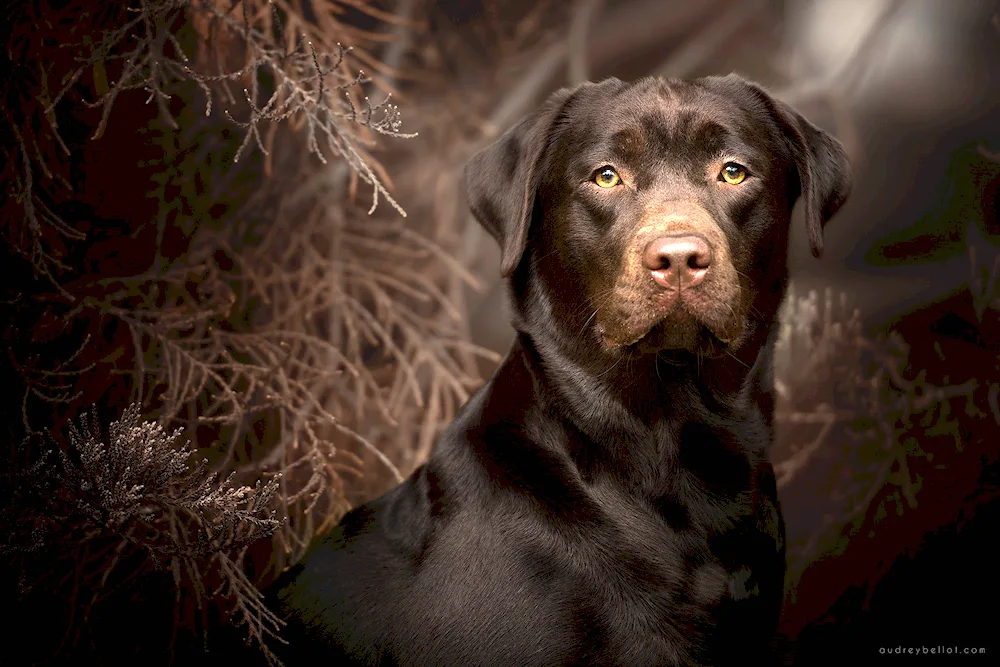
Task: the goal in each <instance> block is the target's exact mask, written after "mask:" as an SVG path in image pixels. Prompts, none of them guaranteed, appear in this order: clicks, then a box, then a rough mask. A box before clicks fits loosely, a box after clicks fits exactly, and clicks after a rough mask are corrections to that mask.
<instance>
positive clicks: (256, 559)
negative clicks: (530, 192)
mask: <svg viewBox="0 0 1000 667" xmlns="http://www.w3.org/2000/svg"><path fill="white" fill-rule="evenodd" d="M7 5H8V7H7V8H6V10H5V11H6V14H7V15H8V16H10V17H11V19H10V21H9V22H8V24H7V25H6V26H4V29H3V30H4V32H3V37H4V38H5V43H7V44H8V48H7V49H6V53H5V57H6V59H7V62H6V66H8V67H9V68H10V71H11V72H14V75H13V76H12V78H11V84H10V85H9V86H8V88H7V91H6V92H5V96H6V97H5V102H6V104H5V108H4V115H3V135H2V138H3V146H4V151H5V153H4V155H5V163H4V166H3V172H2V177H3V179H4V182H5V183H6V184H7V185H8V186H9V187H8V188H7V189H6V191H7V192H8V194H7V197H6V199H4V200H3V211H4V220H5V225H6V226H7V228H8V229H7V231H6V232H5V236H4V238H3V257H4V262H5V265H6V266H9V267H11V268H10V270H11V275H13V276H15V277H14V278H13V279H11V280H9V281H7V283H6V285H5V286H4V287H3V295H2V296H0V304H2V305H0V315H2V327H3V330H4V340H5V341H6V342H7V346H8V350H7V354H6V355H4V359H3V361H0V373H2V374H3V377H2V378H0V381H2V384H3V386H5V387H9V388H10V393H9V396H13V397H15V398H14V400H11V401H9V403H8V405H7V406H6V407H5V408H4V410H5V411H4V413H3V423H4V427H5V428H6V429H7V430H6V435H7V438H8V441H9V442H10V443H11V445H10V454H9V456H10V458H9V460H8V461H6V462H5V466H4V469H5V470H6V471H7V472H6V480H5V482H4V486H3V488H4V489H5V491H4V494H6V495H4V496H3V504H2V505H0V507H2V513H0V526H2V527H3V528H4V529H5V530H4V534H5V535H6V536H7V537H6V538H4V539H3V540H0V555H2V556H3V557H4V558H8V559H9V560H10V563H9V567H7V568H6V571H7V572H8V573H9V574H8V577H7V579H5V581H4V588H3V591H4V595H6V596H7V598H8V600H9V601H10V602H11V604H14V603H16V604H19V605H21V607H20V608H21V609H23V610H24V613H23V614H22V619H21V621H19V623H21V624H23V627H22V625H19V624H14V625H11V626H8V627H7V628H5V631H8V632H11V633H18V634H19V633H21V632H24V631H25V628H27V627H29V626H30V627H32V628H35V627H37V625H38V620H39V619H40V618H44V619H46V624H47V625H48V626H50V627H51V628H52V630H51V636H49V637H48V638H47V639H46V640H44V641H40V642H39V643H38V644H36V645H33V646H32V647H30V648H25V649H24V650H25V655H24V656H23V657H20V658H19V660H21V662H16V663H15V664H57V663H58V664H62V663H63V662H65V663H67V664H80V661H81V660H84V661H86V660H89V659H90V658H91V657H93V656H95V655H102V656H105V659H107V658H106V656H109V655H119V654H122V655H126V654H127V655H129V656H131V658H132V659H140V658H141V659H144V660H149V661H151V662H150V664H160V663H162V662H164V661H165V660H166V661H168V662H169V661H170V659H171V657H170V656H173V655H174V654H175V653H174V652H165V651H164V650H163V647H164V646H170V647H172V648H171V651H175V652H176V651H180V649H178V648H177V647H178V646H184V645H187V644H191V645H195V646H197V645H199V643H200V642H201V638H202V635H203V634H204V632H205V630H206V629H207V628H213V627H215V626H214V625H213V623H215V621H212V620H210V618H209V617H210V616H211V618H215V617H216V616H217V617H218V618H220V619H223V620H224V619H227V618H228V619H230V620H235V621H236V622H240V621H243V622H245V623H246V625H244V626H242V630H241V632H243V633H244V634H246V632H247V631H249V634H250V635H251V638H256V639H264V640H267V637H268V636H269V632H270V631H271V630H270V629H274V630H275V631H277V632H279V634H280V628H278V627H277V626H276V625H275V624H274V623H273V620H271V619H270V617H268V615H267V611H266V609H264V608H262V607H260V606H259V604H257V603H256V602H254V600H255V599H256V598H254V596H253V594H252V591H253V586H254V585H263V584H266V583H267V582H268V581H269V580H270V579H271V578H273V576H274V575H275V573H277V572H279V571H280V570H281V569H282V568H284V567H285V566H286V565H287V564H288V563H290V562H292V561H294V560H295V558H297V557H298V556H299V555H301V552H302V550H303V548H304V546H305V545H306V544H308V542H309V541H310V540H311V539H312V538H313V537H315V536H316V535H318V534H321V533H322V532H324V531H326V530H328V529H329V527H330V526H331V525H333V523H335V522H336V520H337V519H339V517H340V516H341V515H342V513H343V512H344V511H345V510H346V509H347V508H348V507H349V506H351V505H352V504H355V503H358V502H361V501H363V500H366V499H368V498H371V497H373V496H375V495H377V494H379V493H381V492H382V491H384V490H386V489H387V488H389V487H390V486H391V485H393V484H394V483H396V481H397V480H398V479H400V478H401V477H402V476H405V475H407V474H409V473H410V472H411V471H412V470H413V469H414V468H415V467H416V466H417V465H419V464H420V463H421V462H422V461H423V460H424V459H425V458H426V456H427V454H428V453H429V451H430V448H431V447H432V446H433V442H434V440H435V438H436V436H437V434H438V432H439V431H440V428H441V427H442V426H443V425H444V424H446V423H448V421H450V419H451V417H452V415H453V414H454V411H455V410H456V409H457V407H458V406H460V405H461V403H462V402H463V401H464V400H465V398H467V396H468V395H469V392H470V391H473V390H474V389H475V388H476V387H477V386H478V385H479V384H480V383H481V382H482V380H483V378H485V377H488V376H489V374H490V373H491V372H492V369H493V368H494V367H495V365H496V363H497V362H498V360H499V358H500V357H501V356H502V355H503V354H504V353H505V352H506V350H507V347H508V346H509V344H510V342H511V340H512V338H513V330H512V329H511V328H510V326H509V324H508V322H507V310H506V308H507V306H506V302H505V299H506V296H505V293H504V288H503V285H502V284H501V283H500V282H499V280H498V274H499V251H498V249H497V248H496V247H495V243H494V242H493V240H492V239H491V238H490V237H488V235H487V234H486V233H485V232H484V231H482V230H481V229H480V228H479V227H478V226H477V225H476V224H475V222H474V221H473V220H472V218H471V215H470V214H469V213H468V211H467V209H466V205H465V198H464V192H462V188H461V168H462V166H463V164H464V162H465V161H466V160H467V159H468V158H469V157H470V156H471V155H472V154H473V153H474V152H475V151H477V150H478V149H480V148H482V147H484V146H486V145H488V144H489V143H490V142H491V141H493V140H494V139H496V138H497V137H498V136H499V135H500V134H501V133H502V132H503V131H504V130H505V129H506V128H507V127H509V126H510V125H512V124H513V123H515V122H516V121H517V120H518V119H519V118H520V117H522V116H523V115H524V114H526V113H528V112H529V111H531V110H532V109H534V108H535V107H536V106H537V105H538V104H540V103H541V102H542V101H543V100H544V99H545V98H546V97H547V96H548V95H549V94H550V93H552V92H553V91H555V90H557V89H558V88H560V87H563V86H571V85H575V84H577V83H579V82H581V81H584V80H588V79H590V80H597V79H601V78H604V77H608V76H616V77H619V78H622V79H634V78H638V77H643V76H663V77H681V78H686V77H698V76H704V75H710V74H726V73H729V72H738V73H740V74H742V75H744V76H746V77H748V78H751V79H755V80H757V81H759V82H761V83H762V84H764V85H765V86H766V87H767V88H768V89H769V90H771V91H772V93H773V94H775V95H776V96H777V97H779V98H781V99H783V100H785V101H787V102H789V103H791V104H793V105H794V106H796V107H797V108H798V109H799V110H800V111H801V112H802V113H803V114H804V115H806V116H807V117H808V118H809V119H811V120H812V121H813V122H814V123H816V124H818V125H820V126H822V127H823V128H825V129H827V130H828V131H830V132H831V133H833V134H834V135H836V136H837V137H839V138H840V139H841V141H843V142H844V144H845V146H846V148H847V150H848V153H849V155H850V158H851V160H852V163H853V165H854V170H855V180H854V190H853V193H852V195H851V198H850V199H849V201H848V203H847V205H846V206H845V207H844V208H843V209H842V211H841V212H840V213H839V214H838V215H837V216H836V217H835V218H834V219H833V221H832V222H831V223H830V224H829V225H828V226H827V231H826V243H825V250H824V255H823V258H822V259H819V260H817V259H814V258H812V256H811V255H810V253H809V250H808V246H807V242H806V238H805V233H804V226H803V225H802V224H801V219H800V218H799V217H796V221H795V224H794V227H793V234H792V239H791V244H790V248H789V262H790V265H791V270H792V290H791V294H790V295H789V298H788V301H787V303H786V306H785V308H784V311H783V315H782V318H783V319H782V326H783V329H782V331H783V333H782V338H781V341H780V343H779V347H778V358H777V389H778V393H779V404H778V414H777V424H778V441H777V443H776V445H775V450H774V452H773V456H772V458H773V461H774V463H775V469H776V472H777V474H778V478H779V490H780V494H781V497H782V503H783V507H784V512H785V516H786V521H787V525H788V534H789V554H788V572H789V574H788V583H787V590H786V605H785V610H784V614H783V618H782V623H781V634H782V642H783V646H784V649H785V651H786V653H787V661H786V662H787V664H794V665H804V666H805V665H821V664H842V662H843V660H844V659H849V658H855V659H874V658H875V657H878V658H879V659H887V656H885V655H884V653H885V651H895V650H896V649H897V647H901V648H903V649H909V648H910V647H913V648H914V649H916V650H917V651H918V652H919V651H922V650H923V649H924V647H926V649H927V650H928V651H929V650H930V649H935V650H936V651H942V650H943V651H944V652H945V653H946V654H947V655H946V656H945V657H943V658H942V657H941V656H937V655H936V657H937V658H939V663H940V664H966V663H974V662H985V660H986V659H988V658H986V657H985V656H981V655H975V656H973V655H967V654H965V653H964V651H965V650H966V649H979V648H985V649H988V653H987V655H989V654H990V653H992V654H994V655H995V652H996V650H997V649H998V647H997V642H996V639H995V632H993V626H994V625H995V623H994V621H995V618H994V615H993V614H992V613H990V612H989V611H982V610H983V609H988V608H989V605H990V603H991V602H992V600H994V599H996V597H997V594H998V593H1000V591H998V590H997V589H998V584H997V577H996V576H994V575H992V574H991V572H992V569H993V568H994V566H995V565H994V564H995V563H996V562H997V560H998V555H1000V553H998V549H997V546H996V539H995V532H996V531H995V526H996V525H998V524H997V521H998V520H1000V513H998V512H1000V504H998V503H1000V494H998V492H1000V476H998V473H1000V467H998V466H1000V463H998V455H1000V405H998V394H1000V219H998V205H1000V105H998V103H1000V79H998V76H1000V18H998V15H997V13H996V11H997V6H996V4H995V2H993V1H987V0H957V1H955V2H945V1H944V0H896V1H893V0H744V1H743V2H739V3H733V2H721V1H719V0H701V1H700V2H690V1H688V0H619V1H617V2H613V3H612V2H606V1H603V0H577V1H575V2H554V1H551V2H522V1H520V0H511V1H505V2H499V1H497V0H453V1H451V2H434V3H432V2H428V1H427V0H379V1H377V2H376V1H375V0H350V1H348V0H280V1H279V0H275V1H274V2H263V1H251V0H245V2H242V3H241V2H229V1H228V0H192V1H190V2H188V1H185V2H173V3H166V2H156V1H154V0H148V1H146V0H143V1H138V2H131V3H123V4H122V5H121V6H115V7H106V8H94V7H92V6H91V5H90V4H89V3H86V2H75V3H74V2H69V3H67V2H41V1H38V2H25V3H19V2H8V3H7ZM348 47H350V50H346V49H347V48H348ZM387 95H391V99H390V100H389V101H388V102H386V98H387ZM112 107H113V109H112ZM414 134H415V136H414ZM403 211H405V217H404V216H403ZM7 223H9V224H7ZM130 404H134V405H136V407H135V408H134V411H135V412H134V414H133V415H132V417H131V421H129V417H128V414H126V412H125V411H126V408H127V407H128V406H129V405H130ZM81 415H91V417H90V420H91V421H90V422H89V424H87V423H81V421H80V420H81ZM115 421H118V422H120V423H124V424H125V425H126V426H128V428H118V429H117V430H114V429H112V430H109V429H108V428H106V427H107V425H108V424H111V423H112V422H115ZM156 425H159V426H162V427H163V429H165V430H164V431H162V432H161V431H156V430H155V428H156ZM74 429H75V431H74ZM174 429H177V435H176V437H175V438H174V439H171V437H169V433H171V432H173V430H174ZM74 433H75V434H74ZM88 433H89V434H91V435H90V436H88V435H87V434H88ZM43 436H44V437H43ZM139 441H142V442H147V443H148V442H152V443H153V444H154V445H155V447H153V448H151V449H142V448H140V447H137V446H136V443H137V442H139ZM184 442H187V443H188V444H187V445H186V447H187V449H184V450H183V451H184V452H187V453H185V454H184V457H182V462H183V460H186V457H187V456H188V454H192V457H191V459H190V461H191V463H192V464H193V463H194V462H195V461H198V460H204V461H205V467H204V468H195V469H193V470H194V472H193V473H189V471H188V469H187V468H185V467H184V466H183V464H180V467H178V464H177V462H176V459H173V458H170V457H169V456H159V457H157V456H152V455H149V454H143V452H148V451H154V450H155V451H165V452H175V451H179V450H180V448H182V447H184V446H185V445H183V443H184ZM108 461H110V462H111V463H108ZM126 464H128V465H126ZM136 470H146V471H149V473H148V475H147V476H146V477H144V478H142V479H141V480H139V481H141V482H142V484H143V485H144V486H143V489H144V491H141V492H139V493H138V494H137V495H133V496H129V495H127V494H126V495H124V496H122V495H115V493H114V492H113V489H114V488H118V487H116V486H115V484H116V483H118V482H122V481H123V480H124V481H128V482H129V483H130V484H133V483H138V482H137V481H136V479H134V477H135V475H136V473H135V471H136ZM212 473H214V474H215V475H216V476H215V477H211V478H209V477H206V475H210V474H212ZM278 473H281V475H280V477H279V476H278ZM130 475H131V476H132V477H129V476H130ZM199 475H200V477H199ZM43 479H47V480H57V481H58V484H56V485H55V486H57V487H58V488H51V484H50V485H49V486H46V484H45V483H42V482H41V481H40V480H43ZM205 479H208V480H209V482H205V483H202V482H204V480H205ZM220 484H221V485H222V486H221V487H220ZM226 485H229V486H226ZM95 488H96V489H102V488H107V489H110V490H109V491H108V493H105V494H103V495H102V494H100V493H98V494H96V495H95V492H94V489H95ZM219 488H221V489H223V490H222V491H218V489H219ZM227 488H228V489H231V490H233V491H234V492H239V491H240V489H244V491H242V492H241V493H243V495H239V493H236V495H235V496H234V495H226V492H225V489H227ZM213 494H214V495H213ZM255 494H257V495H255ZM198 498H208V499H209V500H208V501H204V502H202V501H198V502H195V500H192V499H198ZM247 498H255V500H252V501H250V502H248V501H247V500H246V499H247ZM178 499H181V500H178ZM185 499H186V500H185ZM185 503H187V504H185ZM178 508H179V509H178ZM206 508H207V509H206ZM67 526H73V527H74V528H73V530H69V529H67V528H66V527H67ZM220 527H224V529H223V528H220ZM137 581H139V582H143V585H142V586H136V585H135V584H134V582H137ZM137 605H144V606H143V607H142V608H143V609H146V610H148V611H147V612H144V613H145V614H146V615H145V616H144V617H143V619H142V620H141V621H139V620H137V619H136V618H135V614H134V613H132V612H131V611H128V610H134V609H136V608H138V607H137ZM161 625H162V627H160V626H161ZM151 628H152V629H151ZM11 636H13V634H12V635H11ZM192 637H193V639H192ZM942 647H944V648H943V649H942ZM956 647H957V651H958V652H959V653H960V654H961V655H956V654H952V653H948V651H949V650H955V649H956ZM177 654H178V655H179V654H181V653H177ZM164 656H167V657H164ZM890 657H892V655H891V654H890ZM894 657H896V658H897V659H899V660H900V661H902V660H904V659H913V658H912V656H911V655H906V656H905V657H903V656H901V655H895V656H894ZM940 660H944V662H940ZM112 662H113V661H112Z"/></svg>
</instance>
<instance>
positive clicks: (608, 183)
mask: <svg viewBox="0 0 1000 667" xmlns="http://www.w3.org/2000/svg"><path fill="white" fill-rule="evenodd" d="M621 182H622V179H621V176H619V175H618V172H617V171H615V170H614V169H612V168H611V167H607V166H605V167H601V168H600V169H598V170H597V171H595V172H594V183H597V184H598V185H600V186H601V187H602V188H613V187H615V186H616V185H618V184H619V183H621Z"/></svg>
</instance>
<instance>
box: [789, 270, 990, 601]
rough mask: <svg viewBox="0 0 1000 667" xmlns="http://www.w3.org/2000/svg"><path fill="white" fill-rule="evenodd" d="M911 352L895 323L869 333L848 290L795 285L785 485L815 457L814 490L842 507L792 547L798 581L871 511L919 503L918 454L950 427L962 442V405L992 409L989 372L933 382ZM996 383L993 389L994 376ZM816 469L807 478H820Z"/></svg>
mask: <svg viewBox="0 0 1000 667" xmlns="http://www.w3.org/2000/svg"><path fill="white" fill-rule="evenodd" d="M908 356H909V346H908V345H907V344H906V343H905V342H904V341H903V339H902V338H901V337H900V336H899V334H897V333H896V332H891V333H890V334H889V335H888V336H884V337H879V338H876V339H873V338H870V337H868V336H867V335H865V333H864V332H863V329H862V325H861V320H860V317H859V315H858V313H857V311H856V310H851V309H850V308H849V307H848V299H847V297H846V295H844V294H841V295H840V298H839V299H837V300H835V299H834V298H833V295H832V292H831V291H830V290H827V292H826V294H825V298H824V299H823V301H822V302H821V301H820V299H819V298H818V295H817V294H816V293H815V292H812V293H810V294H809V295H808V296H807V297H800V296H798V295H796V294H795V292H794V289H792V290H790V294H789V297H788V300H787V301H786V303H785V305H784V309H783V313H782V334H781V338H780V340H779V343H778V345H777V348H776V364H775V370H776V385H777V389H778V396H779V400H778V405H777V412H776V415H775V419H776V422H777V442H776V444H775V464H774V468H775V473H776V475H777V477H778V485H779V488H790V487H792V486H793V483H794V482H795V480H796V477H797V476H800V475H804V474H805V473H806V471H807V470H808V468H809V466H810V465H813V464H815V465H816V466H817V467H816V470H823V471H825V475H824V476H823V477H822V478H819V480H818V481H819V484H820V487H818V488H813V489H812V491H811V493H814V494H815V496H816V498H824V499H829V500H830V501H831V507H832V508H833V509H832V510H831V511H829V512H826V513H825V515H824V525H823V526H818V527H817V529H816V530H815V532H814V533H813V534H812V535H811V536H809V538H808V539H807V540H806V541H805V543H803V544H799V545H795V546H794V548H793V550H792V552H791V553H790V554H789V569H790V575H791V576H790V579H789V582H788V583H789V586H794V584H795V581H796V579H797V577H798V576H799V575H800V574H801V571H802V568H804V567H805V565H807V564H808V562H809V561H811V560H813V559H814V558H815V557H816V556H817V555H819V553H823V552H827V551H829V550H831V549H839V548H843V547H844V546H845V545H846V541H844V539H842V538H843V537H850V536H852V535H854V534H855V533H856V532H857V531H858V530H859V529H860V528H861V526H862V525H863V524H864V523H865V520H866V518H874V520H875V521H876V522H877V521H880V520H881V519H882V518H884V517H885V516H886V515H887V513H888V512H889V511H890V510H891V511H894V512H896V513H902V512H903V511H904V509H905V508H906V507H915V506H916V503H917V494H918V492H919V490H920V488H921V484H922V481H923V480H922V478H921V477H920V475H919V474H916V473H911V470H910V467H911V463H912V461H913V460H914V457H921V458H926V459H928V460H932V457H933V453H932V452H931V451H929V450H925V449H924V448H923V447H922V445H926V443H929V442H930V441H931V439H933V438H939V437H942V436H944V437H945V438H951V439H952V440H953V442H954V447H955V448H956V449H957V450H958V451H961V450H962V447H963V441H962V437H961V435H960V433H959V429H958V423H957V422H956V419H955V415H954V414H953V412H952V411H953V410H954V409H955V407H956V405H959V406H962V409H964V411H965V412H966V414H967V415H969V416H971V417H976V418H979V417H984V416H986V415H985V413H984V412H983V411H982V410H981V409H980V408H979V407H978V405H977V401H978V400H979V399H978V392H977V390H979V389H980V388H981V386H982V384H981V383H980V382H978V381H977V380H975V379H970V380H967V381H966V382H963V383H961V384H954V385H935V384H932V383H930V382H928V381H927V379H926V373H925V371H922V370H921V371H915V370H914V369H912V368H911V367H910V365H909V363H908ZM988 386H989V387H991V389H990V392H989V395H990V396H993V394H995V392H994V391H993V390H992V387H993V386H994V385H988ZM988 400H989V399H988ZM956 401H957V402H956ZM998 422H1000V420H998ZM811 479H812V480H813V481H812V482H808V483H807V484H810V485H812V484H816V483H817V479H816V478H815V477H813V478H811ZM800 493H801V490H800ZM798 500H799V501H801V500H802V499H801V498H798Z"/></svg>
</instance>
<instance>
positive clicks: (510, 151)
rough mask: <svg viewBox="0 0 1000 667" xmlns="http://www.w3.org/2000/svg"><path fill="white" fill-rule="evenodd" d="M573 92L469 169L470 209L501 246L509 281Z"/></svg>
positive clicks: (556, 96)
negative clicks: (550, 147)
mask: <svg viewBox="0 0 1000 667" xmlns="http://www.w3.org/2000/svg"><path fill="white" fill-rule="evenodd" d="M573 92H574V91H573V90H571V89H568V88H564V89H562V90H559V91H557V92H555V93H553V94H552V96H551V97H550V98H549V99H548V101H547V102H546V103H545V104H544V105H543V106H542V108H541V109H539V110H538V111H536V112H535V113H533V114H531V115H529V116H527V117H526V118H524V119H523V120H522V121H521V122H519V123H518V124H517V125H515V126H514V127H512V128H511V129H509V130H508V131H507V132H506V133H505V134H504V135H503V136H502V137H500V138H499V139H497V140H496V141H495V142H494V143H492V144H491V145H490V146H487V147H486V148H484V149H483V150H481V151H479V152H478V153H476V154H475V155H473V156H472V159H471V160H469V162H468V164H466V165H465V174H464V175H465V184H466V192H467V193H468V198H469V208H470V209H471V210H472V214H473V215H474V216H475V217H476V220H478V221H479V224H481V225H482V226H483V227H484V228H486V231H488V232H489V233H490V235H491V236H493V238H495V239H496V240H497V243H499V244H500V273H501V275H502V276H503V277H504V278H506V277H508V276H510V275H511V274H512V273H513V272H514V269H516V268H517V265H518V264H519V263H520V261H521V256H522V255H523V254H524V250H525V248H526V247H527V243H528V226H529V224H530V223H531V214H532V208H533V206H534V201H535V193H536V192H537V191H538V187H539V185H540V184H541V176H542V173H541V172H542V164H541V163H542V162H543V161H544V159H545V153H546V149H547V148H548V145H549V141H550V138H551V136H552V130H553V125H554V124H555V122H556V120H557V119H558V117H559V115H560V113H561V112H562V111H563V109H564V108H565V106H566V103H567V102H568V101H569V99H570V97H571V96H572V95H573Z"/></svg>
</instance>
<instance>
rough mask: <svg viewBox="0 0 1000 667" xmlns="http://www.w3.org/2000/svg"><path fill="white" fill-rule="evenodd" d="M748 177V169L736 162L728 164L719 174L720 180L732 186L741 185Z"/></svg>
mask: <svg viewBox="0 0 1000 667" xmlns="http://www.w3.org/2000/svg"><path fill="white" fill-rule="evenodd" d="M746 177H747V169H746V167H744V166H743V165H741V164H737V163H735V162H727V163H726V164H724V165H723V166H722V171H720V172H719V180H720V181H725V182H726V183H729V184H730V185H739V184H740V183H742V182H743V181H744V180H745V179H746Z"/></svg>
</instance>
